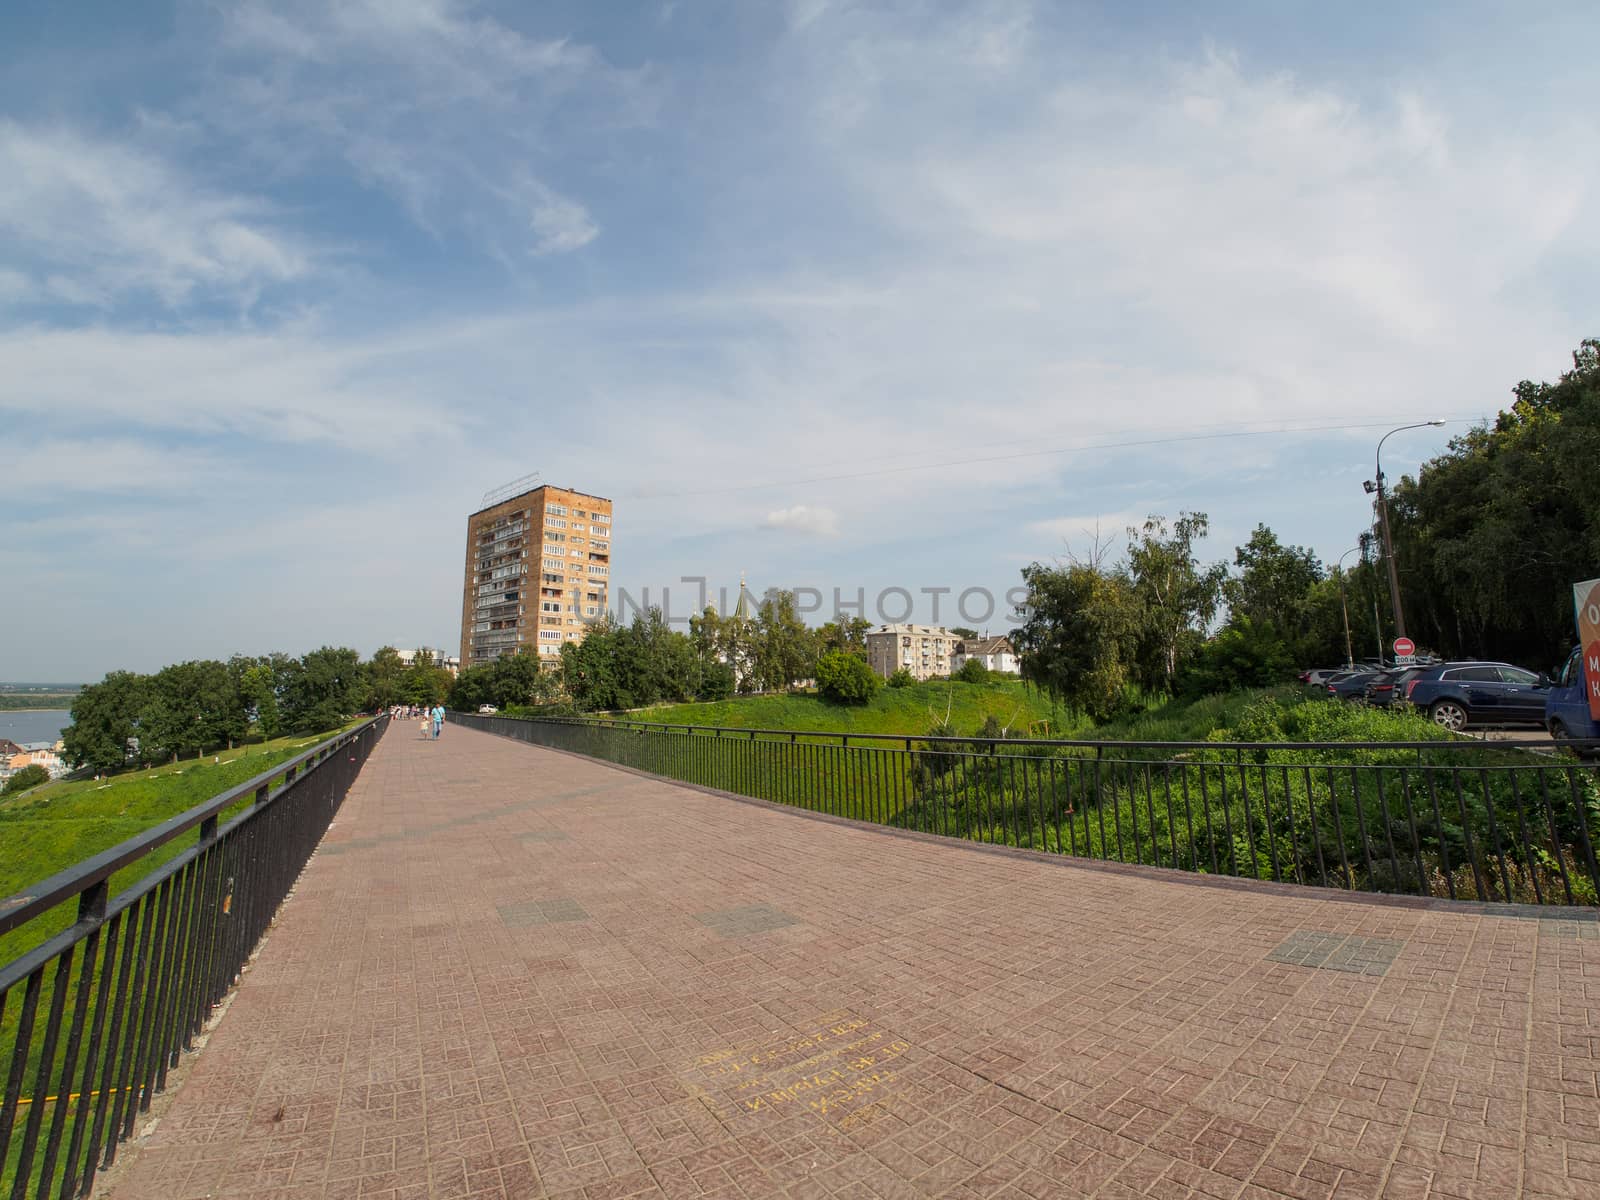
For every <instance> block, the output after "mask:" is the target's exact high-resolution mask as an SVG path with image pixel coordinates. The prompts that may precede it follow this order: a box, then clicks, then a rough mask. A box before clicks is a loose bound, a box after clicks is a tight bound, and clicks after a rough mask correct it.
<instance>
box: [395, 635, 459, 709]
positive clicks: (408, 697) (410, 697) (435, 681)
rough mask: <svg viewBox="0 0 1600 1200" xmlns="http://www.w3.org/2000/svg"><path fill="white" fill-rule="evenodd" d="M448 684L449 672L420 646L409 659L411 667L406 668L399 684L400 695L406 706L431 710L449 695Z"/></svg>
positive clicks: (430, 653) (429, 650)
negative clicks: (419, 706) (417, 706)
mask: <svg viewBox="0 0 1600 1200" xmlns="http://www.w3.org/2000/svg"><path fill="white" fill-rule="evenodd" d="M397 657H398V655H397ZM450 682H451V681H450V672H449V671H446V670H445V669H444V668H443V667H441V666H440V665H439V663H438V660H437V658H436V657H435V656H434V653H433V651H432V650H431V649H429V648H428V647H427V646H420V647H418V648H417V650H416V652H415V653H414V654H413V655H412V657H411V665H410V666H409V667H407V668H406V672H405V676H404V678H403V679H402V681H401V684H400V690H401V695H402V696H403V698H404V699H405V701H406V703H408V704H420V705H422V706H423V707H424V708H432V707H433V706H434V705H436V704H443V703H444V700H445V697H446V696H448V695H449V694H450Z"/></svg>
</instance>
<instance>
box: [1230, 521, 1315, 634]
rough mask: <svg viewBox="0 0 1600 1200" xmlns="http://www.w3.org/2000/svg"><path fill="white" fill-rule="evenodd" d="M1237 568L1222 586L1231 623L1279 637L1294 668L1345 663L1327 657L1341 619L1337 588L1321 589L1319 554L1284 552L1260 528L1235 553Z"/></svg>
mask: <svg viewBox="0 0 1600 1200" xmlns="http://www.w3.org/2000/svg"><path fill="white" fill-rule="evenodd" d="M1233 562H1234V566H1235V567H1237V568H1238V574H1237V575H1234V576H1231V577H1230V578H1229V579H1228V581H1227V582H1226V583H1225V584H1224V585H1223V595H1224V597H1225V598H1226V600H1227V602H1228V612H1229V616H1230V619H1231V620H1236V621H1237V620H1241V619H1247V620H1248V621H1249V627H1250V628H1251V629H1253V630H1255V631H1257V632H1258V633H1261V632H1265V631H1268V630H1272V631H1275V632H1276V635H1277V640H1278V641H1280V642H1281V643H1282V645H1283V647H1284V649H1285V650H1286V651H1287V653H1288V655H1289V657H1290V659H1291V660H1292V662H1305V663H1308V664H1316V663H1318V662H1336V661H1340V660H1342V659H1343V658H1344V654H1343V652H1342V651H1339V650H1335V654H1336V655H1337V657H1335V658H1328V657H1326V655H1327V654H1328V651H1329V642H1330V640H1331V639H1330V636H1329V635H1330V634H1338V633H1339V632H1340V630H1341V629H1342V619H1341V618H1340V615H1339V612H1338V610H1337V608H1336V603H1337V599H1338V596H1337V582H1336V583H1335V590H1334V591H1333V592H1332V593H1330V592H1329V591H1328V590H1327V589H1325V588H1319V585H1320V584H1321V583H1322V581H1323V571H1322V563H1321V562H1320V561H1319V560H1318V559H1317V556H1316V555H1315V554H1313V553H1312V552H1311V551H1310V550H1308V549H1306V548H1305V547H1304V546H1285V545H1283V544H1282V543H1281V542H1279V541H1278V535H1277V534H1275V533H1273V532H1272V530H1271V529H1269V528H1268V527H1267V526H1265V525H1257V526H1256V528H1255V531H1254V532H1253V533H1251V535H1250V540H1249V541H1247V542H1246V543H1245V544H1244V545H1243V546H1240V547H1238V548H1237V549H1236V550H1235V551H1234V555H1233ZM1330 599H1331V600H1332V601H1334V604H1329V600H1330ZM1330 618H1331V621H1330Z"/></svg>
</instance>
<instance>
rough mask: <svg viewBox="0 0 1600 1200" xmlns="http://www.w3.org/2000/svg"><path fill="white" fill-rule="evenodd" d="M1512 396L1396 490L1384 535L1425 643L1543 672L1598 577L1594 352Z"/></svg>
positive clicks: (1584, 350)
mask: <svg viewBox="0 0 1600 1200" xmlns="http://www.w3.org/2000/svg"><path fill="white" fill-rule="evenodd" d="M1513 397H1514V399H1513V402H1512V403H1511V405H1510V406H1509V407H1508V408H1507V409H1506V410H1505V411H1503V412H1501V413H1500V415H1499V416H1498V418H1496V420H1495V421H1494V422H1493V423H1492V424H1488V425H1483V426H1479V427H1478V428H1476V429H1473V430H1470V431H1469V432H1467V433H1465V434H1463V435H1461V436H1459V437H1457V438H1453V439H1452V440H1451V442H1450V444H1449V448H1448V450H1447V451H1446V452H1445V453H1444V454H1441V455H1439V456H1438V457H1436V458H1434V459H1432V460H1431V461H1429V462H1428V463H1425V464H1424V465H1423V468H1422V470H1421V472H1420V473H1419V474H1418V476H1417V477H1416V478H1415V479H1412V478H1409V477H1408V478H1404V479H1401V480H1400V481H1399V482H1398V483H1396V484H1395V485H1394V486H1393V487H1392V489H1391V491H1390V499H1389V516H1390V527H1391V530H1392V532H1393V535H1394V542H1395V560H1396V566H1397V569H1398V573H1399V576H1400V586H1401V591H1402V593H1403V598H1404V601H1405V609H1406V625H1407V632H1408V633H1410V634H1411V636H1412V637H1413V638H1414V639H1415V640H1416V641H1417V642H1418V643H1419V644H1420V645H1423V646H1431V647H1433V648H1434V649H1436V650H1438V651H1440V652H1441V653H1444V654H1446V655H1448V656H1451V657H1458V656H1468V655H1470V656H1472V657H1477V658H1486V659H1496V658H1498V659H1509V660H1511V661H1514V662H1521V663H1524V664H1526V665H1528V666H1533V667H1539V666H1547V665H1550V664H1553V663H1554V662H1556V661H1557V660H1558V659H1559V658H1560V657H1561V655H1562V653H1563V652H1564V651H1565V649H1566V648H1567V647H1568V646H1570V645H1571V643H1572V638H1573V632H1574V631H1573V626H1572V590H1571V588H1572V584H1573V583H1574V582H1576V581H1577V580H1580V579H1588V578H1593V577H1594V576H1596V575H1600V520H1597V519H1596V514H1597V513H1600V482H1597V478H1596V477H1597V475H1600V472H1596V471H1595V469H1594V463H1595V462H1596V461H1597V455H1600V341H1596V340H1590V341H1586V342H1584V343H1583V344H1582V345H1581V346H1579V348H1578V350H1577V351H1576V353H1574V354H1573V357H1572V370H1570V371H1568V372H1566V373H1565V374H1563V375H1562V376H1561V378H1560V379H1559V380H1558V381H1557V382H1555V383H1530V382H1526V381H1524V382H1522V383H1519V384H1518V385H1517V386H1516V387H1515V388H1514V389H1513ZM1385 640H1387V639H1385Z"/></svg>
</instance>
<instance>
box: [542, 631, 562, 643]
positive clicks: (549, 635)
mask: <svg viewBox="0 0 1600 1200" xmlns="http://www.w3.org/2000/svg"><path fill="white" fill-rule="evenodd" d="M539 639H540V640H541V641H545V642H559V641H560V640H561V631H560V630H559V629H541V630H539Z"/></svg>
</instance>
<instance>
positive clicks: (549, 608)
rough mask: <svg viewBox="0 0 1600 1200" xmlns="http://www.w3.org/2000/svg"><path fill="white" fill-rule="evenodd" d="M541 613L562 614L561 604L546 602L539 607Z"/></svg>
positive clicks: (552, 601) (551, 601)
mask: <svg viewBox="0 0 1600 1200" xmlns="http://www.w3.org/2000/svg"><path fill="white" fill-rule="evenodd" d="M539 611H540V612H560V611H561V604H560V602H559V601H556V600H545V601H543V602H541V603H540V605H539Z"/></svg>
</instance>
